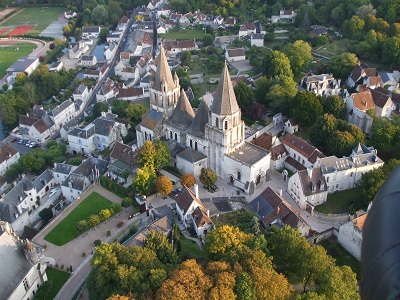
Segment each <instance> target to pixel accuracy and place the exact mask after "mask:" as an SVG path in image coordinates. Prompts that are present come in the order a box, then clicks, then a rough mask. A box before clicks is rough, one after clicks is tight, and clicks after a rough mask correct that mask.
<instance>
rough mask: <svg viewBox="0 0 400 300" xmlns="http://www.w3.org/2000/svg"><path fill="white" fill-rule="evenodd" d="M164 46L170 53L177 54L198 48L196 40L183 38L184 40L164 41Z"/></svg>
mask: <svg viewBox="0 0 400 300" xmlns="http://www.w3.org/2000/svg"><path fill="white" fill-rule="evenodd" d="M163 48H164V49H165V50H167V51H168V53H169V54H170V55H176V54H177V53H181V52H182V51H192V50H196V49H197V44H196V41H195V40H194V39H193V40H182V41H176V40H175V41H164V42H163Z"/></svg>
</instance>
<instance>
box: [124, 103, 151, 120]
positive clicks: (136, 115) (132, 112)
mask: <svg viewBox="0 0 400 300" xmlns="http://www.w3.org/2000/svg"><path fill="white" fill-rule="evenodd" d="M146 111H147V108H146V107H145V106H144V105H142V104H139V103H133V104H129V105H128V107H127V108H126V109H125V113H126V116H127V117H128V118H132V119H134V120H135V121H139V120H140V119H141V118H142V116H143V114H144V113H145V112H146Z"/></svg>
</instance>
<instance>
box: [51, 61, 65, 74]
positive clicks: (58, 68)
mask: <svg viewBox="0 0 400 300" xmlns="http://www.w3.org/2000/svg"><path fill="white" fill-rule="evenodd" d="M63 67H64V64H63V62H62V61H56V62H53V63H52V64H51V65H49V71H50V72H59V71H61V70H62V68H63Z"/></svg>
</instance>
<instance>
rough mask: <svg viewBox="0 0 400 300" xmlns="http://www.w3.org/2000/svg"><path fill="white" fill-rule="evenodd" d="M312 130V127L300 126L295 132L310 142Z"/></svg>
mask: <svg viewBox="0 0 400 300" xmlns="http://www.w3.org/2000/svg"><path fill="white" fill-rule="evenodd" d="M310 131H311V127H304V126H302V127H300V128H299V131H297V132H296V133H295V135H296V136H298V137H300V138H302V139H303V140H306V141H307V142H310Z"/></svg>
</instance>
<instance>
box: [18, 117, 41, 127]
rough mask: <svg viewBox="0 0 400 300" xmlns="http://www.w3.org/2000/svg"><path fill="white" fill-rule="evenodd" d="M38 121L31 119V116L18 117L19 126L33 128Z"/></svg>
mask: <svg viewBox="0 0 400 300" xmlns="http://www.w3.org/2000/svg"><path fill="white" fill-rule="evenodd" d="M37 121H38V119H36V118H32V117H29V116H25V115H19V116H18V124H19V125H25V126H29V127H31V126H32V125H33V124H35V123H36V122H37Z"/></svg>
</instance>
